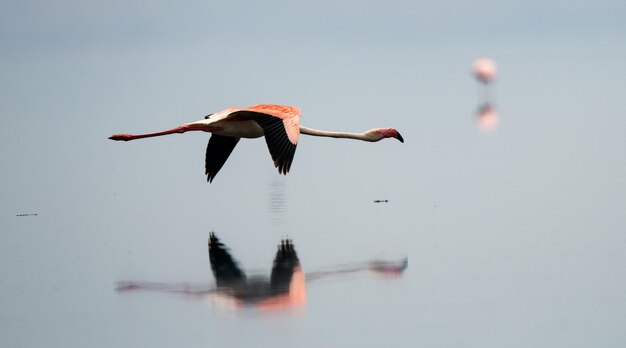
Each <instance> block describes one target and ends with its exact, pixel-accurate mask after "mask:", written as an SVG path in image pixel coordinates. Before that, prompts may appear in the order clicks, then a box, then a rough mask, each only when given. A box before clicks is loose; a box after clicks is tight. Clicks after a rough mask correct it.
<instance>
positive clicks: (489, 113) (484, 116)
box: [476, 103, 498, 133]
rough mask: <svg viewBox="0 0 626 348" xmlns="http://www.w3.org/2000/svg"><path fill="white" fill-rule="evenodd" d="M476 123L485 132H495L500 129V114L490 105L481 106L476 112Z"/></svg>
mask: <svg viewBox="0 0 626 348" xmlns="http://www.w3.org/2000/svg"><path fill="white" fill-rule="evenodd" d="M476 123H477V124H478V128H480V130H482V131H483V132H487V133H489V132H493V131H495V130H496V128H497V127H498V113H497V112H496V109H495V108H494V107H493V106H491V105H490V104H488V103H486V104H483V105H481V106H480V107H479V108H478V111H477V112H476Z"/></svg>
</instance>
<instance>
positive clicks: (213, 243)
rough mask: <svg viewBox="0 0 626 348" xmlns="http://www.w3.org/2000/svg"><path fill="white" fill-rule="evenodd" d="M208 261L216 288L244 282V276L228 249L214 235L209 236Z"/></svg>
mask: <svg viewBox="0 0 626 348" xmlns="http://www.w3.org/2000/svg"><path fill="white" fill-rule="evenodd" d="M209 260H210V261H211V269H212V270H213V275H214V276H215V282H216V283H217V286H224V285H232V284H236V283H239V282H242V281H245V279H246V275H245V274H244V273H243V272H242V271H241V269H239V266H237V263H236V262H235V260H234V259H233V257H232V256H230V253H229V252H228V249H226V247H225V246H224V244H222V242H220V240H219V239H217V237H216V236H215V234H214V233H211V235H210V236H209Z"/></svg>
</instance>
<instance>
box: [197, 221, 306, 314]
mask: <svg viewBox="0 0 626 348" xmlns="http://www.w3.org/2000/svg"><path fill="white" fill-rule="evenodd" d="M209 258H210V260H211V269H212V270H213V276H214V277H215V284H216V286H217V289H216V292H217V294H218V295H222V296H226V297H228V298H229V299H231V300H233V301H234V304H235V305H237V306H242V305H243V306H245V305H254V306H258V307H291V306H298V305H303V304H304V303H305V302H306V288H305V286H304V279H305V277H304V274H303V273H302V267H301V266H300V260H299V259H298V254H297V253H296V250H295V249H294V246H293V242H292V241H291V240H290V239H286V240H285V239H283V240H281V241H280V244H279V245H278V250H277V251H276V256H275V257H274V266H273V267H272V273H271V275H270V279H269V280H268V279H264V278H258V277H257V278H251V279H248V278H247V277H246V275H245V274H244V273H243V272H242V271H241V269H239V267H238V265H237V263H236V262H235V260H234V259H233V257H232V256H231V255H230V253H229V252H228V249H226V247H225V246H224V244H222V243H221V242H220V241H219V239H218V238H217V236H215V234H214V233H211V236H210V237H209Z"/></svg>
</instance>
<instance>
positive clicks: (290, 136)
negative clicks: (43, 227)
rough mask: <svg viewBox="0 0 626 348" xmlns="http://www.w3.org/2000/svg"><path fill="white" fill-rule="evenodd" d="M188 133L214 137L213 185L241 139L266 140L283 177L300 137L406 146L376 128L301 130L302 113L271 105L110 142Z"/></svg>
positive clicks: (209, 155) (209, 168)
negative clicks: (392, 142) (389, 141)
mask: <svg viewBox="0 0 626 348" xmlns="http://www.w3.org/2000/svg"><path fill="white" fill-rule="evenodd" d="M188 131H203V132H210V133H212V136H211V138H210V140H209V145H208V146H207V150H206V159H205V174H206V175H207V180H208V181H209V182H211V181H213V178H215V175H217V173H218V172H219V170H220V169H221V168H222V166H223V165H224V163H225V162H226V160H227V159H228V156H230V154H231V152H232V151H233V149H234V148H235V146H236V145H237V142H239V139H240V138H260V137H262V136H265V142H266V143H267V147H268V148H269V151H270V154H271V155H272V159H273V160H274V165H275V166H276V168H278V172H279V173H280V174H287V173H288V172H289V169H290V168H291V162H292V161H293V156H294V154H295V152H296V145H297V144H298V136H299V135H300V134H307V135H314V136H321V137H331V138H347V139H357V140H363V141H369V142H375V141H379V140H382V139H385V138H396V139H398V140H399V141H400V142H404V139H403V138H402V136H401V135H400V133H398V131H397V130H395V129H394V128H375V129H370V130H368V131H366V132H364V133H346V132H330V131H323V130H317V129H312V128H306V127H303V126H300V109H298V108H295V107H291V106H285V105H272V104H259V105H253V106H250V107H247V108H229V109H226V110H223V111H219V112H216V113H214V114H210V115H208V116H206V117H205V118H204V120H200V121H196V122H191V123H185V124H183V125H181V126H178V127H176V128H173V129H170V130H166V131H162V132H156V133H147V134H137V135H133V134H114V135H112V136H110V137H109V139H111V140H122V141H129V140H135V139H141V138H148V137H157V136H161V135H167V134H174V133H185V132H188Z"/></svg>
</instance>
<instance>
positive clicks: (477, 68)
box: [472, 57, 497, 84]
mask: <svg viewBox="0 0 626 348" xmlns="http://www.w3.org/2000/svg"><path fill="white" fill-rule="evenodd" d="M496 71H497V68H496V62H494V61H493V59H491V58H487V57H482V58H478V59H477V60H476V61H475V62H474V65H473V66H472V72H473V73H474V76H475V77H476V78H477V79H478V81H480V82H482V83H484V84H489V83H491V82H492V81H493V80H494V79H495V78H496Z"/></svg>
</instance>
